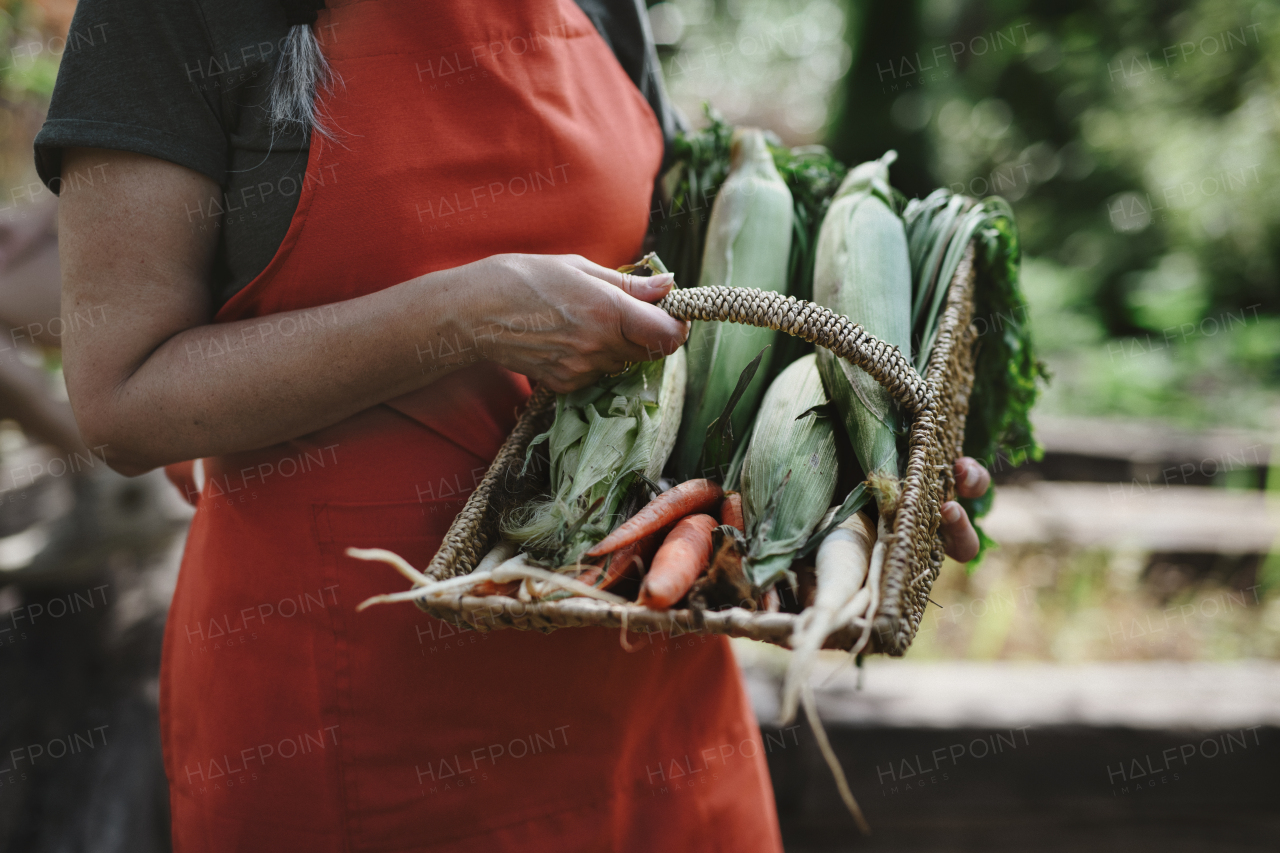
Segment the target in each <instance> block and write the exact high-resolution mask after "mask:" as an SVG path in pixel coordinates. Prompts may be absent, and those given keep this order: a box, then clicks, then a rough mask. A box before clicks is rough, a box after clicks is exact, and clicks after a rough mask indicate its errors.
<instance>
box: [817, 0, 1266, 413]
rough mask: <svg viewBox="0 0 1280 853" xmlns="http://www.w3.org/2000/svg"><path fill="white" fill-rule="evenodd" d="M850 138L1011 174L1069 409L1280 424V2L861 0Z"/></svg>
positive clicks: (859, 151)
mask: <svg viewBox="0 0 1280 853" xmlns="http://www.w3.org/2000/svg"><path fill="white" fill-rule="evenodd" d="M847 10H848V13H849V15H850V20H851V24H850V25H849V26H848V27H846V34H847V38H848V39H849V43H850V46H851V47H852V48H853V53H854V60H853V63H852V65H851V67H850V70H849V74H848V75H847V77H846V79H845V84H844V87H843V89H842V90H841V92H840V96H839V97H838V98H837V99H836V102H835V104H834V105H833V110H832V124H831V129H830V133H829V137H830V139H831V140H832V144H833V148H834V150H835V153H836V154H837V156H839V157H841V159H845V160H846V161H848V162H857V161H859V160H863V159H868V158H871V157H875V156H879V154H880V153H881V152H882V151H883V150H884V149H886V148H889V147H896V148H897V149H898V150H899V151H900V152H913V153H917V156H904V157H903V158H902V160H900V163H899V165H896V166H895V167H894V174H893V179H894V182H895V184H896V185H898V186H899V187H901V188H903V189H904V191H906V192H907V193H908V194H923V193H924V192H926V191H927V190H928V189H931V188H932V187H934V186H938V185H943V186H951V187H952V188H953V189H955V190H957V191H965V192H968V193H969V194H971V195H982V194H984V193H988V192H990V193H997V194H1000V195H1003V196H1004V197H1005V198H1007V199H1008V200H1009V201H1010V202H1011V204H1012V205H1013V208H1014V211H1015V213H1016V215H1017V220H1018V225H1019V231H1020V234H1021V238H1022V245H1023V251H1024V255H1025V257H1026V258H1027V260H1026V262H1025V264H1026V269H1025V273H1024V285H1025V287H1026V289H1027V295H1028V299H1029V301H1030V303H1031V314H1032V322H1033V326H1034V328H1035V330H1036V333H1037V336H1038V337H1039V345H1040V349H1041V351H1042V352H1043V353H1045V354H1046V356H1047V359H1048V361H1049V363H1050V365H1051V367H1052V369H1053V372H1054V373H1055V376H1056V381H1055V383H1054V386H1052V387H1051V388H1050V390H1049V394H1048V395H1047V398H1046V401H1047V403H1048V406H1049V407H1050V408H1056V409H1058V410H1060V411H1070V412H1073V413H1079V414H1082V413H1091V414H1124V415H1135V416H1159V417H1164V418H1170V419H1175V420H1182V421H1190V422H1198V423H1210V422H1227V423H1242V422H1243V423H1250V424H1253V425H1263V424H1266V423H1269V422H1273V419H1274V414H1275V408H1274V407H1275V405H1276V404H1275V401H1276V396H1275V394H1274V393H1273V392H1274V391H1275V389H1276V387H1277V386H1278V385H1280V320H1278V319H1277V315H1280V285H1278V282H1277V278H1278V273H1280V194H1277V192H1276V191H1275V189H1274V187H1275V186H1276V180H1277V178H1278V177H1280V174H1277V173H1278V172H1280V158H1277V155H1276V152H1277V150H1280V148H1278V145H1277V144H1278V143H1280V138H1278V136H1280V132H1278V131H1280V78H1278V73H1280V5H1277V4H1274V3H1260V2H1243V0H1213V2H1186V3H1178V2H1154V1H1153V0H1152V1H1151V2H1144V0H1121V2H1102V0H1096V1H1095V2H1090V1H1089V0H1086V2H1070V3H1068V2H1048V3H1046V2H1038V3H1032V2H1029V0H1004V1H1003V2H994V3H993V2H984V3H978V2H956V0H924V2H914V3H894V4H879V3H870V4H869V3H861V2H859V3H852V4H850V5H849V6H848V7H847Z"/></svg>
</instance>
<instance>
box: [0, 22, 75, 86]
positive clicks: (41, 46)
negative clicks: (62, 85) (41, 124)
mask: <svg viewBox="0 0 1280 853" xmlns="http://www.w3.org/2000/svg"><path fill="white" fill-rule="evenodd" d="M38 15H39V9H38V8H36V4H34V3H29V2H23V0H12V2H8V3H5V4H4V5H3V7H2V8H0V45H3V46H4V47H3V55H2V56H0V98H3V99H4V101H6V102H9V103H10V104H11V103H13V102H15V101H21V100H26V99H28V98H37V99H41V100H47V99H48V98H49V96H50V95H51V94H52V93H53V84H54V81H55V80H56V79H57V76H58V61H59V59H60V58H61V52H62V46H63V44H64V43H65V42H64V40H62V39H49V38H47V37H46V36H44V35H43V34H42V33H41V32H40V31H39V29H37V21H38Z"/></svg>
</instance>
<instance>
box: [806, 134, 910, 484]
mask: <svg viewBox="0 0 1280 853" xmlns="http://www.w3.org/2000/svg"><path fill="white" fill-rule="evenodd" d="M896 157H897V154H896V153H895V152H893V151H890V152H888V153H886V154H885V156H884V157H882V158H880V159H879V160H875V161H871V162H869V163H863V164H862V165H860V166H858V167H857V168H855V169H853V170H852V171H851V172H850V173H849V175H848V176H847V177H846V178H845V180H844V183H843V184H841V187H840V190H839V191H838V192H837V193H836V197H835V200H834V201H832V203H831V208H830V210H829V211H828V212H827V217H826V220H825V221H824V222H823V223H822V230H821V232H820V233H819V236H818V248H817V260H816V262H815V267H814V276H813V291H814V301H815V302H817V303H818V304H820V305H824V306H826V307H827V308H830V309H831V310H833V311H835V312H837V313H839V314H844V315H846V316H847V317H849V319H850V320H852V321H854V322H855V323H860V324H862V327H863V328H864V329H866V330H867V331H868V332H870V333H871V334H873V335H875V336H876V337H877V338H879V339H880V340H882V341H884V342H886V343H888V344H890V345H893V346H896V347H898V348H899V349H900V350H901V351H902V353H903V355H905V356H907V357H908V358H909V357H910V354H911V260H910V257H909V255H908V253H907V238H906V233H905V231H904V228H903V224H902V220H901V218H899V217H898V215H897V214H896V213H894V211H893V209H892V207H891V206H890V203H891V196H890V192H891V191H890V189H889V183H888V179H889V164H890V163H892V162H893V161H894V159H896ZM818 368H819V370H820V371H821V373H822V378H823V380H824V382H825V383H826V388H827V392H828V393H829V394H830V395H831V399H832V402H834V403H835V405H836V409H837V410H838V411H839V412H840V415H841V417H842V419H843V420H844V424H845V428H846V429H847V430H848V433H849V439H850V441H851V442H852V444H853V449H854V453H855V454H856V455H857V457H858V462H859V463H860V464H861V465H862V469H863V471H864V472H865V473H866V474H867V475H868V478H869V479H870V480H871V481H872V483H873V484H875V483H876V482H879V481H881V480H883V479H885V478H889V479H896V478H897V476H898V474H899V472H898V464H899V463H898V448H897V434H898V433H900V432H901V430H902V425H901V413H900V412H899V411H898V407H897V406H896V405H895V404H894V402H893V399H892V398H891V397H890V396H889V392H888V391H886V390H885V389H884V388H883V387H881V386H880V384H879V383H878V382H876V381H875V380H874V379H872V378H871V376H870V375H868V374H867V373H866V372H865V371H863V370H861V369H860V368H858V367H855V366H854V365H852V364H850V363H848V362H846V361H844V360H842V359H838V358H836V357H835V356H833V355H832V354H831V352H830V351H829V350H825V349H821V348H820V349H819V350H818ZM882 497H883V496H880V498H882ZM881 502H882V503H883V500H881Z"/></svg>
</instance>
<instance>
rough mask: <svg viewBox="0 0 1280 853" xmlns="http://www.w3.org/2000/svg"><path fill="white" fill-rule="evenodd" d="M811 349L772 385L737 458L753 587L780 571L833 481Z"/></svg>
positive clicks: (829, 432)
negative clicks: (747, 440) (743, 454)
mask: <svg viewBox="0 0 1280 853" xmlns="http://www.w3.org/2000/svg"><path fill="white" fill-rule="evenodd" d="M826 408H827V395H826V393H825V392H824V391H823V389H822V378H821V377H820V376H819V375H818V368H817V365H816V364H815V361H814V356H813V355H807V356H804V357H803V358H800V359H798V360H797V361H795V362H792V364H791V365H790V366H788V367H787V368H786V369H785V370H783V371H782V373H780V374H778V378H777V379H775V380H774V381H773V384H771V385H770V386H769V390H768V391H767V392H766V393H765V395H764V400H763V401H762V402H761V404H760V411H759V413H758V415H757V417H756V423H755V427H754V429H753V430H752V433H751V441H750V443H749V444H748V445H747V452H746V455H745V457H744V458H743V461H742V509H743V514H744V515H745V517H746V523H747V534H746V535H747V567H746V570H747V576H748V578H750V580H751V582H752V583H753V584H754V585H755V587H756V589H757V590H766V589H768V588H769V587H770V586H772V585H773V584H774V583H775V582H776V581H777V580H778V579H779V578H781V577H783V576H784V575H785V574H786V573H787V571H788V568H789V566H790V565H791V560H792V558H793V557H794V556H795V553H796V551H797V550H799V549H800V548H801V547H802V546H803V545H804V544H805V542H806V540H807V539H808V538H809V534H811V533H812V532H813V531H814V528H816V527H817V526H818V522H819V521H821V520H822V516H823V515H824V514H825V513H826V511H827V507H829V506H830V505H831V497H832V495H833V494H834V493H835V488H836V441H835V426H834V424H833V423H832V419H831V417H830V416H829V414H828V412H827V411H826Z"/></svg>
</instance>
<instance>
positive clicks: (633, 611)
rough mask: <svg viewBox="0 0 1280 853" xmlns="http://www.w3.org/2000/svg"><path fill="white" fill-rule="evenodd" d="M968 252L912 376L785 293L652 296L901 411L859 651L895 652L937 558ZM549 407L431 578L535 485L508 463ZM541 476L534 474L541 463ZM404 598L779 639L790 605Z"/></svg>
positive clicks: (512, 614)
mask: <svg viewBox="0 0 1280 853" xmlns="http://www.w3.org/2000/svg"><path fill="white" fill-rule="evenodd" d="M973 252H974V250H973V246H972V245H970V247H969V248H968V250H967V251H966V253H965V256H964V259H963V260H962V261H961V263H960V266H959V268H958V269H957V270H956V274H955V277H954V278H953V279H952V281H951V284H950V289H949V292H948V294H947V304H946V307H945V308H944V312H943V316H942V320H941V323H940V329H939V334H938V338H937V343H936V344H935V346H934V349H933V353H932V354H931V356H930V359H929V364H928V367H927V369H926V370H925V375H924V376H923V377H921V376H920V375H919V374H918V373H916V371H915V370H914V369H913V368H912V367H911V365H910V364H909V363H908V361H907V359H906V358H904V357H903V356H902V354H901V353H900V352H898V350H897V349H896V348H894V347H889V346H887V345H886V344H884V343H883V342H881V341H879V340H876V339H875V338H874V337H872V336H871V335H868V334H867V333H866V332H864V331H863V329H862V327H861V326H858V325H856V324H854V323H852V322H850V321H849V320H848V319H847V318H845V317H842V316H839V315H837V314H834V313H832V312H831V311H828V310H827V309H825V308H822V307H820V306H817V305H814V304H812V303H809V302H804V301H801V300H797V299H795V298H793V297H783V296H781V295H779V294H777V293H771V292H769V291H759V290H749V289H745V288H726V287H699V288H690V289H686V290H676V291H673V292H672V293H670V294H669V295H668V296H667V297H666V298H665V299H663V300H662V301H661V302H660V303H658V305H659V307H661V308H663V309H665V310H666V311H667V312H668V313H670V314H671V315H672V316H674V317H677V318H679V319H682V320H719V321H728V322H735V323H746V324H749V325H753V326H766V327H769V328H772V329H778V330H781V331H784V332H786V333H787V334H790V335H796V336H798V337H801V338H803V339H805V340H806V341H809V342H811V343H815V344H818V345H819V346H824V347H826V348H828V349H830V350H831V351H832V352H834V353H835V354H836V355H838V356H840V357H842V358H847V359H849V360H850V361H851V362H853V363H854V364H856V365H858V366H859V367H861V368H863V369H864V370H866V371H867V372H868V373H869V374H871V375H872V376H873V377H875V379H876V380H877V381H878V382H880V384H881V385H883V386H884V387H885V388H887V389H888V390H889V392H890V393H891V394H892V395H893V397H894V399H896V400H897V401H898V402H899V403H900V404H901V405H902V407H903V409H904V410H905V411H907V412H908V413H910V414H911V415H912V421H911V428H910V429H911V432H910V450H909V455H908V459H907V474H906V478H905V479H904V481H903V492H902V501H901V504H900V505H899V509H898V513H897V515H896V517H895V521H894V527H893V533H892V541H891V542H890V543H889V551H888V556H887V558H886V560H885V567H884V573H883V577H882V582H881V591H880V605H879V608H878V610H877V612H876V615H875V619H874V622H873V630H872V634H871V643H870V645H869V646H868V650H869V651H873V652H882V653H885V654H890V655H901V654H903V653H904V652H906V650H907V647H908V646H910V645H911V640H912V638H914V637H915V633H916V629H917V627H918V626H919V625H920V618H921V615H922V614H923V612H924V608H925V605H926V604H927V596H928V594H929V590H930V589H931V588H932V586H933V582H934V580H935V579H936V578H937V576H938V570H939V569H940V568H941V566H942V557H943V550H942V540H941V537H940V536H939V534H938V526H939V523H940V520H941V516H940V511H941V507H942V504H943V503H945V502H946V501H947V500H949V499H950V498H951V497H952V496H953V495H954V490H955V483H954V475H953V473H952V463H953V462H954V460H955V458H956V457H957V456H959V455H960V448H961V442H962V441H963V439H964V424H965V416H966V414H967V413H968V406H969V391H970V388H971V387H972V385H973V344H974V338H975V333H974V331H973V329H972V328H971V321H972V319H973V288H974V268H973ZM554 412H555V395H553V394H551V393H550V392H548V391H547V390H546V389H539V390H538V391H536V392H535V393H534V394H533V396H532V397H530V398H529V401H528V404H527V406H526V408H525V410H524V412H523V413H522V414H521V416H520V418H519V420H518V421H517V423H516V426H515V429H514V430H512V433H511V435H510V436H509V437H508V438H507V440H506V442H505V443H504V444H503V446H502V449H501V450H500V451H499V452H498V456H497V458H495V459H494V460H493V463H492V464H491V465H490V467H489V470H488V472H487V474H486V475H485V477H484V479H483V480H482V481H481V483H480V486H479V487H478V488H477V489H476V490H475V492H473V493H472V494H471V497H470V498H469V499H468V500H467V503H466V505H465V507H464V508H463V510H462V512H460V513H459V514H458V517H457V518H456V519H454V521H453V524H452V525H451V526H450V528H449V532H448V533H447V534H446V536H445V539H444V543H443V544H442V545H441V547H440V550H439V551H438V552H437V553H436V555H435V557H434V558H433V559H432V561H431V563H430V565H429V566H428V567H427V568H426V570H425V572H424V573H425V574H426V575H427V576H429V577H431V578H433V579H437V580H441V579H444V578H449V577H454V576H456V575H461V574H465V573H467V572H470V571H471V570H472V569H473V568H475V566H476V564H477V563H478V562H479V561H480V558H481V557H482V556H483V555H484V554H485V553H486V552H487V551H488V550H489V548H490V547H492V545H493V544H494V542H495V541H496V539H497V536H498V520H499V518H500V517H501V514H502V512H503V511H504V510H505V509H506V508H507V507H508V506H511V505H513V504H514V503H516V502H519V501H523V500H525V499H527V498H528V497H529V496H530V495H531V494H533V493H536V492H537V491H540V490H541V489H542V488H543V487H545V486H546V483H545V481H539V480H540V478H537V477H536V476H534V475H530V476H525V477H521V475H520V470H521V467H522V465H523V463H524V456H525V451H526V448H527V447H528V445H529V441H530V440H531V439H532V438H533V437H534V436H535V435H537V434H539V433H540V432H542V431H543V430H545V429H546V428H547V427H548V426H549V425H550V422H551V418H552V415H553V414H554ZM542 473H543V478H545V469H544V470H543V472H542ZM415 603H416V604H417V605H418V607H420V608H421V609H422V610H424V611H426V612H427V613H430V614H431V615H433V616H436V617H437V618H440V619H443V620H445V621H447V622H450V623H453V624H455V625H457V626H459V627H469V628H474V629H476V630H480V631H488V630H493V629H497V628H520V629H524V630H530V629H534V630H539V631H552V630H555V629H556V628H577V627H588V626H598V627H604V628H626V629H628V630H636V631H649V632H662V633H667V634H686V633H703V634H728V635H730V636H734V637H749V638H751V639H755V640H765V641H767V642H771V643H777V644H779V645H783V646H786V645H789V641H790V638H791V631H792V627H793V625H794V623H795V620H796V619H797V617H796V616H795V615H793V614H790V613H758V612H752V611H748V610H745V609H743V608H740V607H734V608H730V609H728V610H720V611H697V612H695V611H691V610H669V611H665V612H659V611H654V610H649V609H647V608H643V607H640V606H638V605H635V604H628V605H616V604H609V603H606V602H603V601H598V600H596V599H591V598H566V599H560V600H555V601H542V602H534V603H526V602H523V601H518V600H516V599H514V598H508V597H505V596H485V597H476V596H469V595H459V594H441V595H434V596H432V597H430V598H429V599H424V600H418V601H417V602H415ZM858 633H859V632H857V631H855V630H854V629H852V628H846V629H844V630H843V631H841V632H839V633H837V634H835V635H833V636H832V637H831V638H830V639H829V640H828V642H827V646H828V647H829V648H841V649H849V648H851V647H852V646H853V644H854V642H855V641H856V640H857V638H858Z"/></svg>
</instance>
